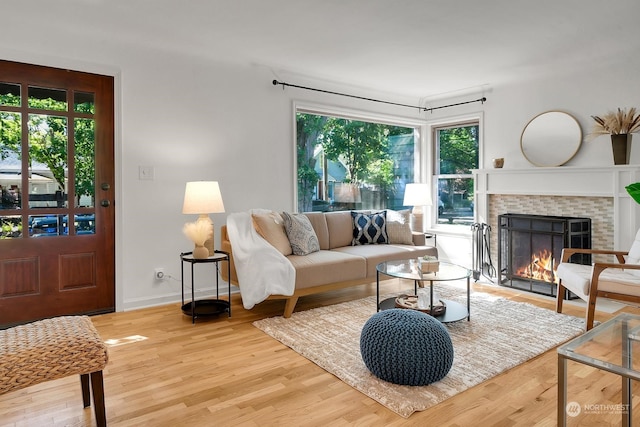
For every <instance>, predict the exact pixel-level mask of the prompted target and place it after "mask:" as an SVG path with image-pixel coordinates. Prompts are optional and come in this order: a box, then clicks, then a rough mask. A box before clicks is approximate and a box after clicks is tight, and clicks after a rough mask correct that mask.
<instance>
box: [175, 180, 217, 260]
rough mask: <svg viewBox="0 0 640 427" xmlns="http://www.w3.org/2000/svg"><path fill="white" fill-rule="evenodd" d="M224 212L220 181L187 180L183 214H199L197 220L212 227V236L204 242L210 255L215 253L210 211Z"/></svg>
mask: <svg viewBox="0 0 640 427" xmlns="http://www.w3.org/2000/svg"><path fill="white" fill-rule="evenodd" d="M221 212H224V204H223V203H222V195H221V194H220V186H219V185H218V181H192V182H187V185H186V187H185V190H184V203H183V205H182V213H183V214H197V215H199V216H198V219H197V221H196V222H198V223H199V222H201V221H205V222H206V223H207V224H209V225H210V227H211V229H210V230H211V238H209V239H207V240H206V241H205V242H204V246H205V248H207V250H208V252H209V256H212V255H213V254H214V238H213V237H214V236H213V221H212V220H211V218H210V217H209V214H210V213H221Z"/></svg>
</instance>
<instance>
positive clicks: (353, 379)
mask: <svg viewBox="0 0 640 427" xmlns="http://www.w3.org/2000/svg"><path fill="white" fill-rule="evenodd" d="M437 289H438V292H439V294H440V297H441V298H446V299H450V300H454V301H458V302H460V303H463V304H466V292H465V291H466V289H461V288H457V287H452V286H446V285H444V284H438V288H437ZM390 296H391V295H386V296H384V298H386V297H390ZM375 304H376V300H375V296H373V297H368V298H364V299H360V300H356V301H350V302H346V303H341V304H336V305H332V306H328V307H321V308H316V309H312V310H308V311H301V312H296V313H294V314H293V315H292V316H291V317H290V318H288V319H285V318H283V317H273V318H269V319H263V320H259V321H256V322H254V323H253V325H254V326H256V327H257V328H259V329H261V330H262V331H264V332H265V333H267V334H268V335H270V336H271V337H273V338H275V339H276V340H278V341H280V342H282V343H283V344H285V345H286V346H288V347H291V348H292V349H293V350H295V351H296V352H297V353H299V354H301V355H302V356H304V357H306V358H307V359H309V360H310V361H312V362H314V363H315V364H317V365H318V366H320V367H321V368H323V369H325V370H326V371H328V372H330V373H331V374H333V375H335V376H336V377H338V378H339V379H341V380H342V381H344V382H345V383H347V384H349V385H350V386H352V387H353V388H355V389H357V390H359V391H360V392H362V393H364V394H365V395H367V396H369V397H370V398H372V399H374V400H376V401H377V402H379V403H380V404H382V405H384V406H386V407H387V408H389V409H390V410H392V411H394V412H395V413H397V414H398V415H400V416H402V417H405V418H407V417H409V416H410V415H411V414H412V413H413V412H415V411H424V410H425V409H427V408H429V407H431V406H433V405H435V404H437V403H440V402H442V401H444V400H446V399H448V398H449V397H451V396H454V395H455V394H457V393H460V392H462V391H464V390H466V389H468V388H470V387H473V386H475V385H477V384H480V383H482V382H484V381H486V380H488V379H490V378H492V377H494V376H496V375H498V374H500V373H501V372H504V371H506V370H508V369H510V368H513V367H514V366H517V365H519V364H521V363H523V362H525V361H527V360H529V359H531V358H533V357H535V356H537V355H539V354H542V353H544V352H545V351H547V350H549V349H551V348H554V347H556V346H558V345H559V344H561V343H563V342H565V341H567V340H569V339H571V338H573V337H575V336H577V335H579V334H581V333H582V332H583V331H584V320H583V319H581V318H577V317H573V316H568V315H564V314H558V313H556V312H555V311H552V310H547V309H543V308H539V307H536V306H534V305H532V304H528V303H521V302H515V301H510V300H508V299H506V298H502V297H496V296H493V295H490V294H486V293H481V292H473V293H472V294H471V321H467V320H466V319H465V320H462V321H459V322H454V323H449V324H447V325H446V327H447V329H448V331H449V334H450V335H451V340H452V341H453V348H454V361H453V366H452V368H451V370H450V371H449V374H448V375H447V376H446V377H445V378H444V379H443V380H441V381H439V382H437V383H434V384H430V385H428V386H419V387H415V386H402V385H396V384H391V383H388V382H386V381H383V380H380V379H378V378H377V377H375V376H374V375H373V374H371V372H369V370H368V369H367V367H366V366H365V365H364V362H363V361H362V357H361V355H360V331H361V330H362V326H363V325H364V323H365V322H366V321H367V320H368V319H369V318H370V317H371V316H372V315H373V314H374V313H375V311H376V310H375Z"/></svg>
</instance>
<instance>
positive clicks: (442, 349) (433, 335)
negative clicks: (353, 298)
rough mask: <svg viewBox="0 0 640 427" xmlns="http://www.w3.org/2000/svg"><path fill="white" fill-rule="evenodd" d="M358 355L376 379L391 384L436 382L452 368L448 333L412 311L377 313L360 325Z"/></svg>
mask: <svg viewBox="0 0 640 427" xmlns="http://www.w3.org/2000/svg"><path fill="white" fill-rule="evenodd" d="M360 353H361V354H362V360H363V361H364V364H365V365H366V366H367V368H368V369H369V370H370V371H371V373H372V374H374V375H375V376H376V377H378V378H380V379H383V380H385V381H389V382H391V383H394V384H402V385H413V386H421V385H427V384H431V383H434V382H436V381H440V380H441V379H442V378H444V377H445V376H446V375H447V374H448V373H449V370H450V369H451V366H452V365H453V343H452V342H451V337H450V336H449V332H448V331H447V329H446V328H445V327H444V326H443V325H442V323H440V322H438V321H437V320H436V319H434V318H433V317H431V316H429V315H427V314H425V313H421V312H419V311H416V310H409V309H401V308H395V309H391V310H384V311H380V312H378V313H376V314H374V315H373V316H371V318H370V319H369V320H367V322H366V323H365V324H364V327H363V328H362V334H361V335H360Z"/></svg>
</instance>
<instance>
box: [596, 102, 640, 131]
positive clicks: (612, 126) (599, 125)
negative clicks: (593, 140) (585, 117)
mask: <svg viewBox="0 0 640 427" xmlns="http://www.w3.org/2000/svg"><path fill="white" fill-rule="evenodd" d="M591 118H592V119H593V120H595V122H596V123H595V124H594V125H593V130H592V131H591V134H590V135H591V136H592V137H596V136H598V135H609V134H612V135H619V134H629V133H636V132H639V131H640V114H636V109H635V107H632V108H629V111H627V110H626V109H624V110H623V109H621V108H618V111H610V112H608V113H607V114H605V115H604V116H602V117H600V116H591Z"/></svg>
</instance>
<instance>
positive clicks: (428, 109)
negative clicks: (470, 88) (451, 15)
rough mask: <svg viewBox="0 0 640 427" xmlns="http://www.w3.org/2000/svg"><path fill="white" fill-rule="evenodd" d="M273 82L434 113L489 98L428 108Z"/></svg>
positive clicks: (276, 81)
mask: <svg viewBox="0 0 640 427" xmlns="http://www.w3.org/2000/svg"><path fill="white" fill-rule="evenodd" d="M272 83H273V85H274V86H277V85H282V90H284V88H285V86H289V87H295V88H298V89H304V90H311V91H314V92H322V93H329V94H331V95H339V96H346V97H348V98H356V99H362V100H365V101H372V102H379V103H381V104H389V105H397V106H399V107H408V108H416V109H418V110H419V111H420V110H422V111H425V112H426V111H430V112H432V113H433V110H439V109H441V108H449V107H456V106H458V105H464V104H471V103H474V102H481V103H483V104H484V102H485V101H486V100H487V98H486V97H484V96H483V97H482V98H478V99H474V100H471V101H463V102H457V103H455V104H448V105H441V106H439V107H431V108H427V107H420V106H417V105H409V104H401V103H398V102H391V101H383V100H381V99H374V98H366V97H364V96H357V95H350V94H348V93H341V92H333V91H330V90H324V89H317V88H313V87H308V86H300V85H294V84H291V83H286V82H279V81H278V80H273V82H272Z"/></svg>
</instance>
